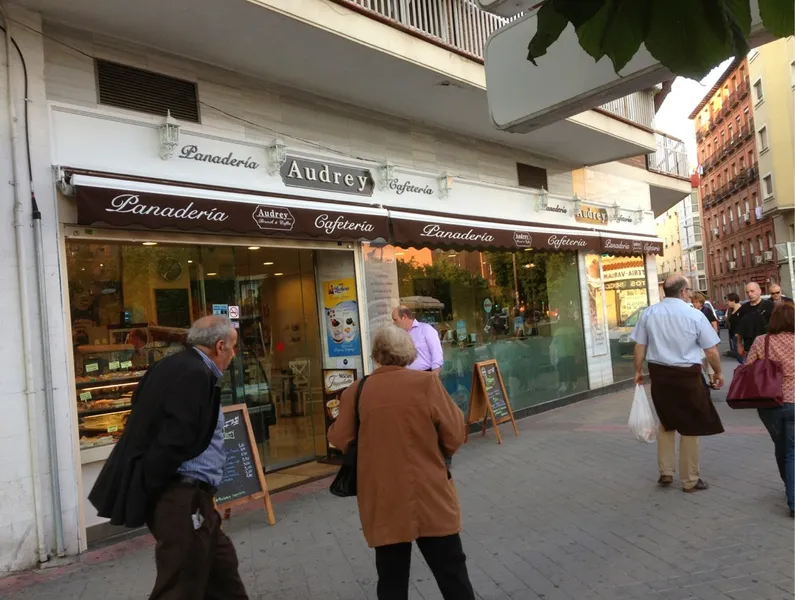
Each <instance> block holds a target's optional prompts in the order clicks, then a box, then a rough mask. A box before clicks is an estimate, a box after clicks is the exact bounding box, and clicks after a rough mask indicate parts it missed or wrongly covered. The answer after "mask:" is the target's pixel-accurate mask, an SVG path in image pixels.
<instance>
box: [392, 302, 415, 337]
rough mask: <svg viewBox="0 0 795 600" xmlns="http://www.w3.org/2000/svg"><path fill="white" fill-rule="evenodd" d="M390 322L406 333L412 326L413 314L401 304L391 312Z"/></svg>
mask: <svg viewBox="0 0 795 600" xmlns="http://www.w3.org/2000/svg"><path fill="white" fill-rule="evenodd" d="M392 322H393V323H394V324H395V325H397V326H398V327H400V328H401V329H403V330H404V331H408V330H409V329H411V326H412V325H413V324H414V313H413V312H412V311H411V309H410V308H409V307H408V306H406V305H405V304H401V305H400V306H398V307H397V308H395V310H393V311H392Z"/></svg>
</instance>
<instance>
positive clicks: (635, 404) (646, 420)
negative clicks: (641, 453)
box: [629, 385, 657, 444]
mask: <svg viewBox="0 0 795 600" xmlns="http://www.w3.org/2000/svg"><path fill="white" fill-rule="evenodd" d="M629 430H630V431H631V432H632V434H633V435H634V436H635V439H636V440H638V441H639V442H645V443H647V444H651V443H652V442H653V441H654V440H656V439H657V419H656V417H655V415H654V412H653V411H652V408H651V405H650V404H649V399H648V398H647V397H646V390H644V389H643V386H642V385H638V386H635V399H634V400H633V401H632V410H630V411H629Z"/></svg>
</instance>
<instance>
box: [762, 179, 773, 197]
mask: <svg viewBox="0 0 795 600" xmlns="http://www.w3.org/2000/svg"><path fill="white" fill-rule="evenodd" d="M762 186H763V189H762V191H763V193H764V194H765V198H770V196H772V195H773V176H772V175H765V176H764V177H763V178H762Z"/></svg>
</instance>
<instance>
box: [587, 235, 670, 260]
mask: <svg viewBox="0 0 795 600" xmlns="http://www.w3.org/2000/svg"><path fill="white" fill-rule="evenodd" d="M601 243H602V245H601V250H602V253H603V254H613V255H618V256H620V255H633V256H634V255H638V254H662V253H663V243H662V240H661V239H659V238H655V237H644V236H634V235H626V236H624V235H620V234H612V233H610V234H608V233H603V234H602V235H601Z"/></svg>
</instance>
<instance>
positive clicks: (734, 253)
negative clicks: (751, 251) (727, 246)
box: [732, 244, 737, 260]
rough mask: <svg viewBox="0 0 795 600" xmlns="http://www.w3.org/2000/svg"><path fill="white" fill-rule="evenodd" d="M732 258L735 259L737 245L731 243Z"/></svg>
mask: <svg viewBox="0 0 795 600" xmlns="http://www.w3.org/2000/svg"><path fill="white" fill-rule="evenodd" d="M732 260H737V246H735V245H734V244H732Z"/></svg>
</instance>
